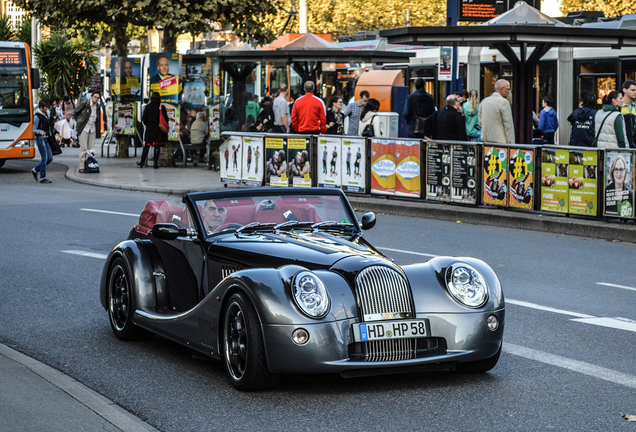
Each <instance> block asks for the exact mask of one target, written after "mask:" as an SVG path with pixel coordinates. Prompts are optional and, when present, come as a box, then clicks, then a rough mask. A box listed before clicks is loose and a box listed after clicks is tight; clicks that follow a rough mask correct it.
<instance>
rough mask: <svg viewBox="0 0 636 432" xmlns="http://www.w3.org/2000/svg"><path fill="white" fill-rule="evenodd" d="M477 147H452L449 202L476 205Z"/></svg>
mask: <svg viewBox="0 0 636 432" xmlns="http://www.w3.org/2000/svg"><path fill="white" fill-rule="evenodd" d="M476 163H477V146H474V145H468V144H455V145H453V153H452V167H451V173H452V177H451V193H452V195H451V201H452V202H456V203H462V204H477V193H476V189H477V167H476V165H475V164H476Z"/></svg>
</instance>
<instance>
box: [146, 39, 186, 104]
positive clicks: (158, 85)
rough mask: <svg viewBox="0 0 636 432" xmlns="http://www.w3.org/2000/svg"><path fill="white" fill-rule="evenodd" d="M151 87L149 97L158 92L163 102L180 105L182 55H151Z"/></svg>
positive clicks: (149, 67) (166, 53)
mask: <svg viewBox="0 0 636 432" xmlns="http://www.w3.org/2000/svg"><path fill="white" fill-rule="evenodd" d="M148 76H149V77H150V78H149V82H150V87H149V94H148V97H150V95H151V94H152V93H153V92H158V93H159V95H160V96H161V102H167V103H172V104H177V103H179V94H180V93H181V90H182V89H181V54H178V53H170V52H162V53H151V54H150V59H149V64H148Z"/></svg>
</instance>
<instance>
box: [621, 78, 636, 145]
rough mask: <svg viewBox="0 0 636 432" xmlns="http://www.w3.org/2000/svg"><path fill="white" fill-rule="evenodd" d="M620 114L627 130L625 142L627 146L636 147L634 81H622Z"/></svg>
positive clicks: (635, 96)
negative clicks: (635, 136) (635, 135)
mask: <svg viewBox="0 0 636 432" xmlns="http://www.w3.org/2000/svg"><path fill="white" fill-rule="evenodd" d="M621 114H622V115H623V119H624V120H625V131H627V142H628V144H629V148H636V144H634V132H636V128H635V127H634V125H635V122H636V81H634V80H627V81H625V82H624V83H623V106H622V107H621Z"/></svg>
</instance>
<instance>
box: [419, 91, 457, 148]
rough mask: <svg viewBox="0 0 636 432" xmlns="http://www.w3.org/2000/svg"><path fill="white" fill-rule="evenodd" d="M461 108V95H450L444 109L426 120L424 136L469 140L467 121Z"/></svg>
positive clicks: (450, 139)
mask: <svg viewBox="0 0 636 432" xmlns="http://www.w3.org/2000/svg"><path fill="white" fill-rule="evenodd" d="M461 109H462V107H461V105H460V100H459V96H457V95H454V94H452V95H450V96H448V97H447V98H446V106H445V107H444V109H441V110H439V111H435V113H434V114H433V115H432V116H429V117H428V118H427V119H426V121H425V122H424V136H425V137H427V138H433V139H437V140H446V141H468V136H467V135H466V121H465V120H464V117H463V116H462V115H461V113H460V110H461Z"/></svg>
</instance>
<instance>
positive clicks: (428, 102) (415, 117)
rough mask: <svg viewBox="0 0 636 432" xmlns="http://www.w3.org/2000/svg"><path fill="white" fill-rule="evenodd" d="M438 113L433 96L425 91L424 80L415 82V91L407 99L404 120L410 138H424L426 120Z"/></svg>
mask: <svg viewBox="0 0 636 432" xmlns="http://www.w3.org/2000/svg"><path fill="white" fill-rule="evenodd" d="M435 111H437V107H436V106H435V101H434V100H433V96H431V95H430V94H428V93H427V92H426V90H424V79H423V78H418V79H416V80H415V91H414V92H413V93H411V95H410V96H409V97H408V98H407V99H406V106H405V108H404V118H405V119H406V121H407V122H408V123H407V126H408V134H409V138H424V120H426V118H427V117H429V116H430V115H431V114H433V113H434V112H435Z"/></svg>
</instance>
